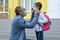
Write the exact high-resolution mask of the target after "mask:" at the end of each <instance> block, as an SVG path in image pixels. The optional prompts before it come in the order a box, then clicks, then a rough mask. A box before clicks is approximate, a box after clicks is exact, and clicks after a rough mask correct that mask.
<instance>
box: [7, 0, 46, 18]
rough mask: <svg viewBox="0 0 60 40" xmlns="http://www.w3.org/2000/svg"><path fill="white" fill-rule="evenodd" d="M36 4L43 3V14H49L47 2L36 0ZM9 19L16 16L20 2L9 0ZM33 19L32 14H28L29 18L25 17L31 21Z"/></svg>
mask: <svg viewBox="0 0 60 40" xmlns="http://www.w3.org/2000/svg"><path fill="white" fill-rule="evenodd" d="M36 2H41V3H42V5H43V7H42V11H43V12H47V0H36ZM8 5H9V6H8V18H9V19H13V17H14V16H15V12H14V10H15V7H16V6H18V0H9V1H8ZM30 18H31V12H28V13H27V16H26V17H25V19H30Z"/></svg>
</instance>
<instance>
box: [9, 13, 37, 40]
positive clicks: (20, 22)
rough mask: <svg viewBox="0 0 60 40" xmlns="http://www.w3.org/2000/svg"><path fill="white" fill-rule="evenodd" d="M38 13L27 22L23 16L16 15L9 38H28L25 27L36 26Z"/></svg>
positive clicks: (22, 39) (23, 39) (14, 39)
mask: <svg viewBox="0 0 60 40" xmlns="http://www.w3.org/2000/svg"><path fill="white" fill-rule="evenodd" d="M37 19H38V15H37V14H35V15H34V18H33V20H32V21H30V22H27V21H25V20H24V19H23V18H22V17H21V16H15V18H14V20H13V22H12V27H11V34H10V39H9V40H26V35H25V28H34V26H35V24H36V21H37Z"/></svg>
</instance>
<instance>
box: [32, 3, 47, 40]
mask: <svg viewBox="0 0 60 40" xmlns="http://www.w3.org/2000/svg"><path fill="white" fill-rule="evenodd" d="M34 5H35V6H34V8H33V10H34V11H33V13H32V18H31V20H32V19H33V17H34V13H36V11H38V10H40V14H39V18H38V21H37V24H36V25H35V27H34V30H35V32H36V37H37V40H43V31H42V26H43V24H44V23H46V22H48V19H47V18H46V17H45V16H44V14H43V12H41V8H42V4H41V3H40V2H36V3H35V4H34Z"/></svg>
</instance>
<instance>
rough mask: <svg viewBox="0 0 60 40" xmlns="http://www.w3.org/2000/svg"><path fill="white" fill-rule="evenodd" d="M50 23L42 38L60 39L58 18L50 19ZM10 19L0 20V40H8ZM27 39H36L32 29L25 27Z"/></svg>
mask: <svg viewBox="0 0 60 40" xmlns="http://www.w3.org/2000/svg"><path fill="white" fill-rule="evenodd" d="M51 21H52V25H51V28H50V30H49V31H46V32H44V40H60V19H51ZM11 22H12V20H10V19H8V20H7V19H1V20H0V40H9V33H10V28H11ZM29 31H30V32H29ZM26 36H27V39H32V40H36V37H35V32H34V30H33V29H26Z"/></svg>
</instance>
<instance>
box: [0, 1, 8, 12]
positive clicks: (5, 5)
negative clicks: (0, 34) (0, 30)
mask: <svg viewBox="0 0 60 40" xmlns="http://www.w3.org/2000/svg"><path fill="white" fill-rule="evenodd" d="M5 1H6V0H3V5H2V6H3V11H2V12H0V13H8V11H7V12H6V11H5V6H6V5H5V3H6V2H5Z"/></svg>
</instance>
